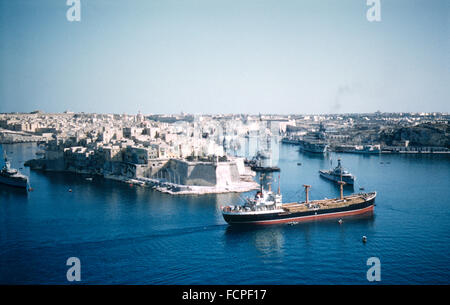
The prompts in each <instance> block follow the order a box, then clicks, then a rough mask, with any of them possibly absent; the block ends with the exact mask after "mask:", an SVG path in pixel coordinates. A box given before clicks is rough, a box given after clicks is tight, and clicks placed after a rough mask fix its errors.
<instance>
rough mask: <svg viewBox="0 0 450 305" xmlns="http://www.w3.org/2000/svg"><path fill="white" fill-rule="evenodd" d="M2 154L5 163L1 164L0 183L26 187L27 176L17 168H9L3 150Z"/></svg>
mask: <svg viewBox="0 0 450 305" xmlns="http://www.w3.org/2000/svg"><path fill="white" fill-rule="evenodd" d="M3 156H4V159H5V165H3V168H2V169H1V171H0V183H2V184H6V185H9V186H14V187H20V188H25V189H27V188H28V177H27V176H25V175H23V174H21V173H20V172H19V171H18V170H17V169H14V168H11V165H10V163H9V161H8V158H7V157H6V153H5V152H3Z"/></svg>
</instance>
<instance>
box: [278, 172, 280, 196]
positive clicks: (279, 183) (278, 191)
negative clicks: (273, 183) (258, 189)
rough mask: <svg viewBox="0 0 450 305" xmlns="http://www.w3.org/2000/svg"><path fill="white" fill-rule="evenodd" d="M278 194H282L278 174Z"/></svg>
mask: <svg viewBox="0 0 450 305" xmlns="http://www.w3.org/2000/svg"><path fill="white" fill-rule="evenodd" d="M278 195H280V175H278Z"/></svg>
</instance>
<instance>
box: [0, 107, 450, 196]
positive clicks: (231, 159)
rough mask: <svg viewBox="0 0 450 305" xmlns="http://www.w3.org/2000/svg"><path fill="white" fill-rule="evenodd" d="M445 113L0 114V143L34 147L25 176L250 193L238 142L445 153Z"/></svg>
mask: <svg viewBox="0 0 450 305" xmlns="http://www.w3.org/2000/svg"><path fill="white" fill-rule="evenodd" d="M449 119H450V116H449V115H448V114H444V113H380V112H376V113H370V114H339V115H338V114H334V115H237V114H235V115H191V114H184V113H182V114H179V115H143V114H141V113H138V114H136V115H128V114H95V113H73V112H69V111H66V112H64V113H55V114H51V113H43V112H41V111H34V112H31V113H9V114H0V142H1V143H21V142H36V143H38V144H39V145H40V147H41V148H42V150H41V151H40V152H39V155H40V157H39V156H37V158H36V159H34V160H29V161H28V162H26V164H25V165H26V166H30V167H31V168H32V169H40V170H47V171H70V172H76V173H80V174H85V175H101V176H103V177H106V178H110V179H117V180H121V181H125V182H127V183H133V184H141V185H150V186H152V187H154V188H156V189H157V190H160V191H163V192H168V193H173V194H191V193H195V194H198V193H218V192H242V191H248V190H251V189H255V188H257V187H258V184H257V183H256V182H254V179H253V176H254V175H255V173H254V172H253V171H252V170H251V169H250V168H249V167H248V166H247V162H246V161H247V160H245V157H248V156H237V155H235V154H231V153H229V151H230V150H232V149H233V147H234V146H236V145H239V139H242V138H245V137H252V136H257V137H260V136H265V137H279V138H281V139H282V141H281V142H282V143H286V144H294V145H300V148H303V149H304V151H307V152H313V153H314V152H326V151H336V152H343V153H345V152H349V153H449V148H450V128H449Z"/></svg>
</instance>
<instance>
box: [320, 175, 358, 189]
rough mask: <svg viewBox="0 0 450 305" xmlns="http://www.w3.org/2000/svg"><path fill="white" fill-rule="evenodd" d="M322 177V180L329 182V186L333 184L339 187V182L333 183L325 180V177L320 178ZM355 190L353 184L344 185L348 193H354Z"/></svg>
mask: <svg viewBox="0 0 450 305" xmlns="http://www.w3.org/2000/svg"><path fill="white" fill-rule="evenodd" d="M319 177H320V180H323V181H326V182H328V183H329V184H331V185H336V186H337V187H338V185H339V184H338V183H337V182H335V181H331V180H330V179H327V178H325V177H322V176H319ZM354 189H355V186H354V185H353V184H347V183H346V184H344V190H347V191H354Z"/></svg>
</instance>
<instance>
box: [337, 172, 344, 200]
mask: <svg viewBox="0 0 450 305" xmlns="http://www.w3.org/2000/svg"><path fill="white" fill-rule="evenodd" d="M338 184H339V185H340V187H341V200H344V184H345V182H344V181H342V176H341V181H339V182H338Z"/></svg>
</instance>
